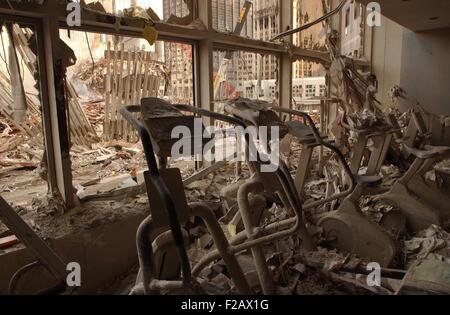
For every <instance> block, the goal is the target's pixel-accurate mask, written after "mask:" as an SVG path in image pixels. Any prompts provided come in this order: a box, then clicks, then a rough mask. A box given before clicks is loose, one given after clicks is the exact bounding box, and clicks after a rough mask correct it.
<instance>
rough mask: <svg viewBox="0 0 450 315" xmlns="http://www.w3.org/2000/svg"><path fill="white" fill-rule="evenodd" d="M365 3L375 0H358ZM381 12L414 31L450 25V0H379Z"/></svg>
mask: <svg viewBox="0 0 450 315" xmlns="http://www.w3.org/2000/svg"><path fill="white" fill-rule="evenodd" d="M357 1H359V2H361V3H363V4H365V5H367V4H368V3H370V2H373V0H357ZM377 2H378V3H380V5H381V13H382V14H383V15H384V16H386V17H388V18H389V19H391V20H393V21H395V22H397V23H399V24H400V25H403V26H404V27H406V28H409V29H410V30H412V31H426V30H433V29H439V28H447V27H450V0H378V1H377Z"/></svg>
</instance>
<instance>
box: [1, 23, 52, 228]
mask: <svg viewBox="0 0 450 315" xmlns="http://www.w3.org/2000/svg"><path fill="white" fill-rule="evenodd" d="M36 47H37V44H36V36H35V32H34V27H33V26H32V25H25V24H20V25H19V24H16V23H12V22H5V24H4V25H3V27H2V28H1V33H0V194H1V195H2V196H3V197H4V198H5V199H6V200H7V201H8V202H9V203H12V204H14V205H15V206H20V207H23V208H21V209H25V208H26V207H28V206H31V204H32V203H34V202H35V201H38V200H40V199H41V198H44V197H45V196H46V195H47V192H48V183H47V167H46V166H47V163H46V161H47V159H46V153H45V149H44V135H43V129H42V107H41V105H42V102H41V95H40V93H41V91H40V86H39V68H38V63H37V57H38V56H37V51H36ZM25 212H26V211H25ZM0 226H1V224H0ZM2 232H3V231H2V228H1V227H0V233H2Z"/></svg>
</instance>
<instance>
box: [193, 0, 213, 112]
mask: <svg viewBox="0 0 450 315" xmlns="http://www.w3.org/2000/svg"><path fill="white" fill-rule="evenodd" d="M197 2H198V15H199V18H200V19H201V20H202V21H203V23H204V24H205V25H206V27H207V28H208V31H212V6H211V1H208V0H198V1H197ZM195 51H196V54H195V56H194V58H195V60H194V62H195V64H196V69H195V70H196V73H197V76H196V83H197V84H196V87H195V89H196V91H195V92H196V93H195V94H196V99H197V105H200V106H201V107H202V108H204V109H207V110H214V87H213V82H214V74H213V45H212V42H211V41H210V40H201V41H199V43H198V45H197V47H196V49H195Z"/></svg>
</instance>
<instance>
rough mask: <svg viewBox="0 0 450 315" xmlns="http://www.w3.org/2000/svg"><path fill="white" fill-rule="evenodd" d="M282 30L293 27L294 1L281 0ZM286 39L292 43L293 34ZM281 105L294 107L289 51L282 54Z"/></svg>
mask: <svg viewBox="0 0 450 315" xmlns="http://www.w3.org/2000/svg"><path fill="white" fill-rule="evenodd" d="M278 5H279V6H280V10H279V15H280V31H285V30H288V29H292V19H293V14H292V12H293V10H292V1H285V0H280V1H279V2H278ZM285 41H286V42H288V43H292V36H289V37H285ZM279 82H280V85H279V86H280V92H279V93H280V106H281V107H285V108H291V107H292V58H291V56H290V55H289V54H288V53H283V54H281V56H280V77H279Z"/></svg>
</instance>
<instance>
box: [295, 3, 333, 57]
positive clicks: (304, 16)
mask: <svg viewBox="0 0 450 315" xmlns="http://www.w3.org/2000/svg"><path fill="white" fill-rule="evenodd" d="M322 15H323V7H322V1H317V0H302V1H300V0H297V1H294V2H293V28H298V27H300V26H302V25H305V24H307V23H310V22H312V21H314V20H316V19H318V18H320V17H321V16H322ZM293 43H294V45H296V46H298V47H301V48H306V49H314V50H325V29H324V27H323V24H322V23H318V24H316V25H313V26H312V27H310V28H308V29H306V30H304V31H302V32H299V33H295V34H294V35H293Z"/></svg>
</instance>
